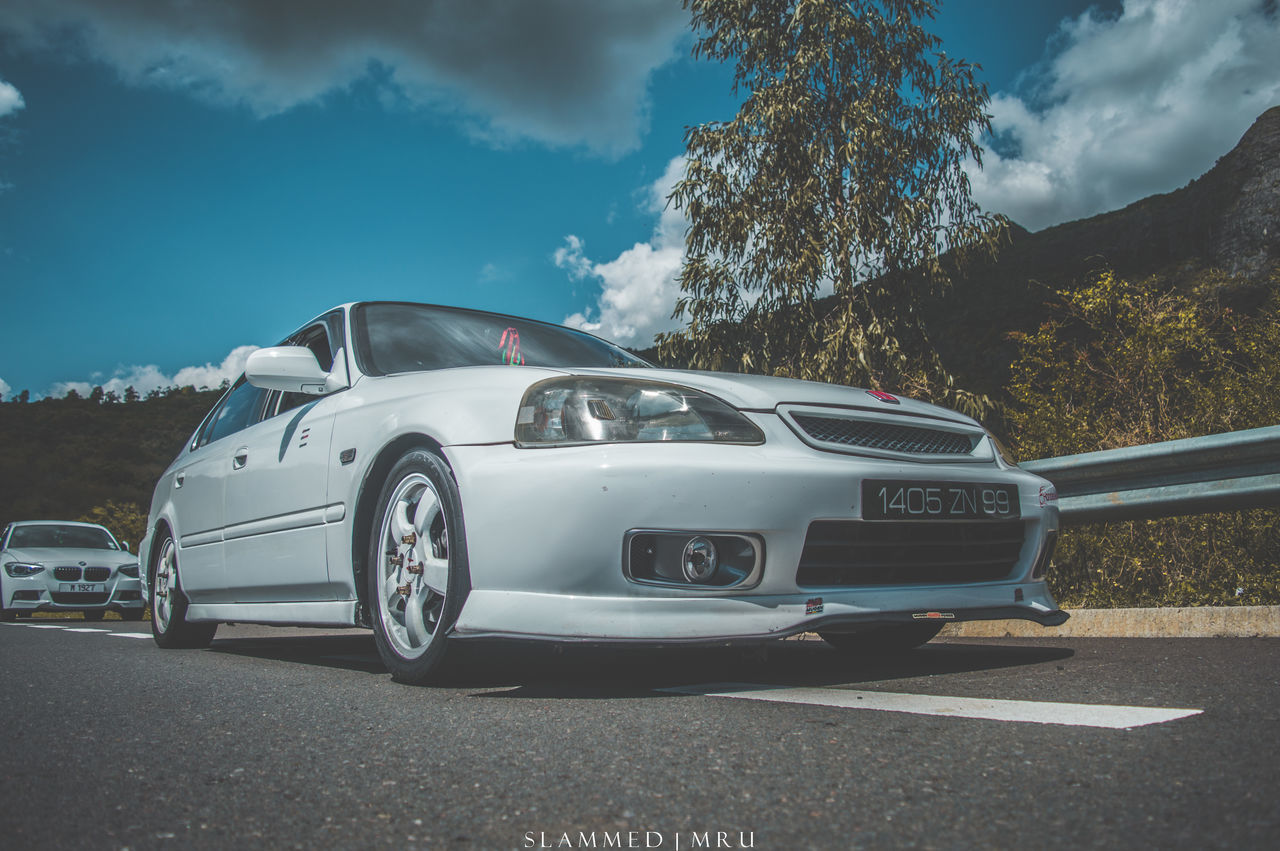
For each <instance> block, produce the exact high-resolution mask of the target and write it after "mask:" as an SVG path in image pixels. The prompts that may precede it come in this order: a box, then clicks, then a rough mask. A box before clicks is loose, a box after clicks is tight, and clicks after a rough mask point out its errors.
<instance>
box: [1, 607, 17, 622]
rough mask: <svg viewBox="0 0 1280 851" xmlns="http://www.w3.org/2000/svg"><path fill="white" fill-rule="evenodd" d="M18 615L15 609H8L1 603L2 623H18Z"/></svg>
mask: <svg viewBox="0 0 1280 851" xmlns="http://www.w3.org/2000/svg"><path fill="white" fill-rule="evenodd" d="M17 619H18V613H17V612H15V611H14V610H13V609H6V608H5V607H4V603H0V621H6V622H7V621H16V620H17Z"/></svg>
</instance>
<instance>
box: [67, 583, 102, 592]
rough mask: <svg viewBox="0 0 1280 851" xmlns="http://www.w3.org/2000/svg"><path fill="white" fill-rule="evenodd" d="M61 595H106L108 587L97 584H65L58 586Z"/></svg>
mask: <svg viewBox="0 0 1280 851" xmlns="http://www.w3.org/2000/svg"><path fill="white" fill-rule="evenodd" d="M58 592H59V593H61V594H105V593H106V592H107V586H106V585H102V584H100V583H97V582H63V583H62V584H61V585H59V586H58Z"/></svg>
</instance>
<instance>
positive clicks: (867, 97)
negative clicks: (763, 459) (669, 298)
mask: <svg viewBox="0 0 1280 851" xmlns="http://www.w3.org/2000/svg"><path fill="white" fill-rule="evenodd" d="M685 5H686V7H687V8H689V9H690V10H691V11H692V14H693V27H694V30H695V33H696V34H697V36H698V38H697V41H696V43H695V46H694V49H693V53H694V56H695V57H699V58H701V57H705V58H709V59H714V60H718V61H721V62H730V61H731V62H734V63H735V71H734V83H733V85H734V92H735V94H738V95H742V96H744V99H743V102H742V105H741V107H740V108H739V110H738V113H737V115H736V117H735V118H734V119H733V120H732V121H728V122H711V123H708V124H702V125H699V126H696V127H692V128H690V129H689V130H688V131H687V132H686V135H685V142H686V149H687V150H686V154H687V159H688V165H687V168H686V171H685V175H684V178H683V179H682V180H681V181H680V182H679V183H678V184H677V185H676V187H675V189H674V191H673V193H672V195H671V198H670V201H671V203H673V204H675V205H676V207H677V208H679V209H682V210H684V211H685V213H686V214H687V216H688V217H689V221H690V227H689V231H688V233H687V236H686V252H685V264H684V267H683V268H682V270H681V273H680V288H681V293H682V294H681V296H680V298H679V300H678V302H677V306H676V316H678V317H682V318H686V319H687V320H688V324H687V326H686V327H685V328H684V329H683V330H680V331H677V332H673V333H670V334H665V335H662V337H661V338H660V345H661V351H662V354H663V356H664V357H667V358H670V359H682V360H685V361H687V362H690V363H692V364H693V365H694V366H697V367H701V368H727V369H740V370H743V371H753V372H755V371H761V372H771V373H775V374H782V375H790V376H793V377H799V378H812V379H820V380H830V381H839V382H844V383H851V384H866V385H869V386H872V387H877V388H884V389H891V390H902V391H906V392H908V393H912V394H913V395H922V396H925V397H930V398H934V399H938V400H940V401H946V402H948V403H950V404H954V405H957V406H959V407H961V408H965V409H968V410H971V411H975V410H976V409H979V408H981V407H983V404H982V400H980V399H979V398H978V397H975V396H973V395H971V394H967V393H964V392H962V391H958V390H955V389H953V388H952V387H951V383H950V378H949V376H947V374H946V372H945V370H943V368H942V366H941V364H940V362H939V360H938V356H937V354H936V353H935V351H934V349H933V347H932V345H931V344H930V343H929V340H928V335H927V333H926V331H925V329H924V327H923V325H922V323H921V321H920V318H919V314H918V312H917V310H916V303H917V299H918V297H919V295H920V294H921V292H922V291H923V290H925V289H928V288H933V287H937V286H943V285H945V283H946V280H947V274H946V264H944V262H943V255H944V254H946V253H947V252H951V256H952V257H960V256H962V255H963V254H964V253H965V252H966V251H968V250H970V249H972V248H974V247H977V246H985V247H987V248H993V247H994V243H995V239H996V238H997V236H998V233H999V231H1000V228H1001V227H1002V225H1003V220H1002V219H1000V218H999V217H995V216H989V215H986V214H984V213H982V211H981V210H980V209H979V208H978V207H977V205H976V204H975V203H974V201H973V200H972V198H971V194H970V187H969V181H968V178H967V177H966V175H965V170H964V165H965V162H966V160H973V161H975V162H980V161H981V149H980V147H979V144H978V142H977V139H978V138H979V137H980V136H981V135H982V134H983V133H984V132H986V131H988V130H989V118H988V116H987V114H986V112H985V108H986V105H987V102H988V96H987V90H986V87H985V85H983V84H981V83H979V82H977V81H976V80H975V78H974V70H975V68H974V66H973V65H970V64H968V63H966V62H964V61H956V60H953V59H951V58H949V57H947V56H946V55H945V54H944V53H942V52H941V50H940V43H941V42H940V40H939V39H938V38H937V37H936V36H934V35H931V34H930V33H928V32H927V31H926V30H925V29H924V26H923V23H924V22H926V21H928V20H931V19H932V17H933V15H934V12H935V9H936V7H935V5H934V3H932V2H929V0H685ZM827 290H830V291H831V292H832V293H834V295H835V298H834V299H829V300H822V299H821V296H822V294H823V293H824V292H825V291H827Z"/></svg>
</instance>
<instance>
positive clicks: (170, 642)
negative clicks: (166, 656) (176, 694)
mask: <svg viewBox="0 0 1280 851" xmlns="http://www.w3.org/2000/svg"><path fill="white" fill-rule="evenodd" d="M159 544H160V545H159V547H157V550H158V552H159V555H157V556H156V561H155V568H154V572H153V573H152V575H151V636H152V637H153V638H154V639H155V640H156V644H158V645H159V646H160V647H163V648H165V649H166V650H172V649H176V648H198V647H208V646H209V643H210V642H211V641H213V634H214V633H215V632H217V630H218V625H217V624H216V623H192V622H189V621H188V620H187V597H186V595H185V594H183V593H182V585H181V583H180V582H179V581H178V546H177V544H176V543H175V542H174V540H173V536H172V535H168V534H166V535H165V536H164V537H163V538H162V539H160V542H159Z"/></svg>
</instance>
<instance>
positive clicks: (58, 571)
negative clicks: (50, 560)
mask: <svg viewBox="0 0 1280 851" xmlns="http://www.w3.org/2000/svg"><path fill="white" fill-rule="evenodd" d="M53 576H54V578H55V579H60V580H62V581H63V582H79V581H80V568H78V567H55V568H54V569H53Z"/></svg>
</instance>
